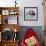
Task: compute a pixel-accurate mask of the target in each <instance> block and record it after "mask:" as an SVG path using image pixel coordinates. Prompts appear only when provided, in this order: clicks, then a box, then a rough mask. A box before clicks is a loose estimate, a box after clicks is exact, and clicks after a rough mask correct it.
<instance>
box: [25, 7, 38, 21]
mask: <svg viewBox="0 0 46 46" xmlns="http://www.w3.org/2000/svg"><path fill="white" fill-rule="evenodd" d="M24 20H25V21H37V20H38V8H37V7H24Z"/></svg>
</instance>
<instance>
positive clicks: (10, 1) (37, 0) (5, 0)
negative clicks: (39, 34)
mask: <svg viewBox="0 0 46 46" xmlns="http://www.w3.org/2000/svg"><path fill="white" fill-rule="evenodd" d="M14 1H15V0H0V6H2V7H4V6H6V7H7V6H15V3H14ZM42 2H43V1H42V0H17V3H18V6H19V7H20V12H19V15H20V16H19V24H20V26H43V24H44V23H43V18H44V16H43V6H42ZM24 7H38V21H24Z"/></svg>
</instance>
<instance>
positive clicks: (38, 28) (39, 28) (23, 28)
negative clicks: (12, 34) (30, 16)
mask: <svg viewBox="0 0 46 46" xmlns="http://www.w3.org/2000/svg"><path fill="white" fill-rule="evenodd" d="M28 28H32V29H33V30H34V31H35V32H36V34H37V37H38V39H39V41H40V42H41V43H43V36H42V35H43V33H42V32H43V30H42V26H21V27H20V32H19V39H20V42H21V40H22V38H23V35H24V33H25V31H26V30H27V29H28Z"/></svg>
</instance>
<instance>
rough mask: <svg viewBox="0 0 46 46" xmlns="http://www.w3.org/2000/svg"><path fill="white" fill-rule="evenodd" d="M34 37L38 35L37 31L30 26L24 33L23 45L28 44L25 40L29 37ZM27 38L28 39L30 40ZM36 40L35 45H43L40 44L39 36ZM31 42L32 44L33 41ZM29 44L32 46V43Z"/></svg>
mask: <svg viewBox="0 0 46 46" xmlns="http://www.w3.org/2000/svg"><path fill="white" fill-rule="evenodd" d="M32 37H34V39H35V38H36V37H37V35H36V33H35V32H34V31H33V29H31V28H29V29H27V30H26V32H25V34H24V37H23V38H22V42H21V45H22V46H28V45H27V44H28V42H27V43H26V42H25V41H26V40H27V39H28V40H29V39H30V38H31V39H33V38H32ZM28 40H27V41H28ZM34 41H36V44H35V45H34V46H41V44H40V42H39V41H38V40H37V38H36V40H34ZM29 44H31V43H29ZM29 46H31V45H29Z"/></svg>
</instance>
